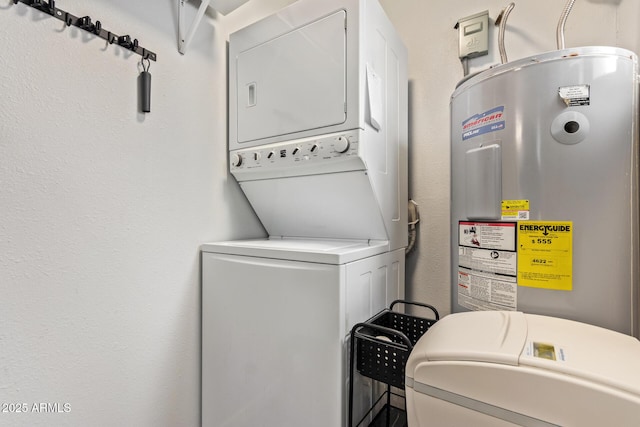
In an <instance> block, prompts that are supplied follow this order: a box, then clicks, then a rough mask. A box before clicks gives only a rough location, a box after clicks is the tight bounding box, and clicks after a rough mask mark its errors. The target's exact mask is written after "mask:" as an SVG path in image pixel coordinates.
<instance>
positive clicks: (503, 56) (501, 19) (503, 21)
mask: <svg viewBox="0 0 640 427" xmlns="http://www.w3.org/2000/svg"><path fill="white" fill-rule="evenodd" d="M515 5H516V4H515V3H509V5H508V6H507V7H505V8H504V9H502V12H500V15H498V19H496V25H498V49H500V61H501V62H502V63H503V64H505V63H507V62H508V59H507V50H506V49H505V48H504V32H505V29H506V27H507V18H508V17H509V14H510V13H511V11H512V10H513V8H514V7H515Z"/></svg>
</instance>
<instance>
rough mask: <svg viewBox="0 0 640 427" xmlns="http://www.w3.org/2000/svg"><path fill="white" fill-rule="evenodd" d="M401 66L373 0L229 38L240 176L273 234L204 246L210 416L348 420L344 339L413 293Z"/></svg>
mask: <svg viewBox="0 0 640 427" xmlns="http://www.w3.org/2000/svg"><path fill="white" fill-rule="evenodd" d="M406 67H407V52H406V49H405V47H404V46H403V44H402V42H401V41H400V39H399V37H398V35H397V33H396V32H395V30H394V28H393V26H392V25H391V23H390V21H389V20H388V18H387V17H386V16H385V14H384V11H383V10H382V8H381V6H380V5H379V4H378V3H377V1H375V0H339V1H337V0H322V1H313V0H301V1H298V2H296V3H294V4H292V5H290V6H288V7H286V8H284V9H282V10H281V11H280V12H278V13H276V14H274V15H272V16H269V17H267V18H265V19H263V20H261V21H258V22H256V23H254V24H252V25H250V26H248V27H246V28H244V29H242V30H240V31H238V32H236V33H233V34H231V36H230V39H229V162H230V170H231V173H232V174H233V176H234V177H235V178H236V179H237V181H238V182H239V183H240V186H241V188H242V190H243V192H244V193H245V195H246V196H247V198H248V200H249V202H250V203H251V206H252V207H253V209H254V210H255V213H256V214H257V216H258V217H259V219H260V221H261V222H262V224H263V226H264V228H265V229H266V231H267V233H268V235H269V237H268V238H260V239H253V240H243V241H229V242H219V243H211V244H205V245H203V246H202V268H203V271H202V275H203V290H202V298H203V307H202V340H203V343H202V346H203V348H202V356H203V357H202V425H203V426H227V427H231V426H237V427H239V426H243V427H244V426H307V427H313V426H318V427H326V426H339V425H346V396H347V393H346V390H348V386H349V383H348V382H349V379H348V378H347V373H348V366H347V361H348V357H347V354H346V349H347V348H348V346H347V342H346V340H347V336H348V333H349V331H350V329H351V327H352V326H353V325H354V324H356V323H358V322H361V321H364V320H366V319H368V318H369V317H371V316H372V315H374V314H375V313H377V312H378V311H380V310H382V309H383V308H384V307H387V306H388V304H389V303H390V302H391V301H392V300H394V299H397V298H402V297H403V296H404V265H405V264H404V258H405V248H406V246H407V209H406V205H407V200H408V196H407V103H408V100H407V68H406ZM356 386H357V387H358V393H357V395H358V396H359V397H358V401H357V402H356V408H359V411H360V412H363V411H364V409H365V408H367V409H368V408H369V407H370V405H371V401H372V399H374V398H375V397H376V396H375V390H374V387H372V386H371V384H367V383H366V381H365V380H362V381H360V380H359V381H358V384H356Z"/></svg>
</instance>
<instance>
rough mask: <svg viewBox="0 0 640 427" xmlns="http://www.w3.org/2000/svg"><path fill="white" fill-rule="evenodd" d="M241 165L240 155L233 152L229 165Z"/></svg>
mask: <svg viewBox="0 0 640 427" xmlns="http://www.w3.org/2000/svg"><path fill="white" fill-rule="evenodd" d="M240 165H242V156H241V155H240V154H238V153H233V154H232V155H231V166H234V167H238V166H240Z"/></svg>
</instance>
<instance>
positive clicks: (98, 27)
mask: <svg viewBox="0 0 640 427" xmlns="http://www.w3.org/2000/svg"><path fill="white" fill-rule="evenodd" d="M100 30H102V23H101V22H100V21H96V25H95V27H94V29H93V32H94V33H96V35H98V36H99V35H100Z"/></svg>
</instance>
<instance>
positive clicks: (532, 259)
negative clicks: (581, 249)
mask: <svg viewBox="0 0 640 427" xmlns="http://www.w3.org/2000/svg"><path fill="white" fill-rule="evenodd" d="M517 238H518V285H519V286H528V287H533V288H542V289H551V290H560V291H570V290H572V286H573V277H572V274H573V247H572V242H573V223H572V222H571V221H526V222H519V223H518V237H517Z"/></svg>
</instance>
